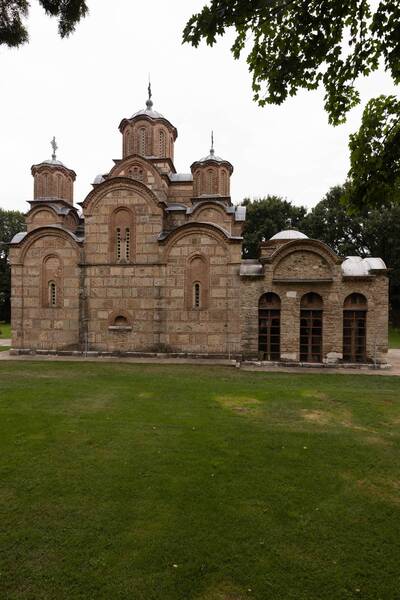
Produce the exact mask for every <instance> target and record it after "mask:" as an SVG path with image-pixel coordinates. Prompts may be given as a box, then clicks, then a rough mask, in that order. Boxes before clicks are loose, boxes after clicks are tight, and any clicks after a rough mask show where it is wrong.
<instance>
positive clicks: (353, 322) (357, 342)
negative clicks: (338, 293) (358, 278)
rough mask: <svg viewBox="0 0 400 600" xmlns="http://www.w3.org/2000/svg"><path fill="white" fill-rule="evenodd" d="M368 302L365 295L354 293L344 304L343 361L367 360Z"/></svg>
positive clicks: (356, 361)
mask: <svg viewBox="0 0 400 600" xmlns="http://www.w3.org/2000/svg"><path fill="white" fill-rule="evenodd" d="M367 311H368V300H367V298H366V297H365V296H364V294H360V293H358V292H353V293H352V294H349V295H348V296H347V297H346V298H345V300H344V302H343V360H344V361H345V362H352V363H358V362H366V360H367Z"/></svg>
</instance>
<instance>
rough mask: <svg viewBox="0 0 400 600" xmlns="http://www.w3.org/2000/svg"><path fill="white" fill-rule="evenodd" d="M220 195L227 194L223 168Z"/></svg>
mask: <svg viewBox="0 0 400 600" xmlns="http://www.w3.org/2000/svg"><path fill="white" fill-rule="evenodd" d="M221 195H222V196H227V195H228V186H227V176H226V171H225V170H222V171H221Z"/></svg>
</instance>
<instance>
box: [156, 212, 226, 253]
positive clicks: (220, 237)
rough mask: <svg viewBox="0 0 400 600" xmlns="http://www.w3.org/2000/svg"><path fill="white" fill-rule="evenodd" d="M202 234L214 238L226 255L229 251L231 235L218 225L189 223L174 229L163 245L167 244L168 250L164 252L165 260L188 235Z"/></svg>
mask: <svg viewBox="0 0 400 600" xmlns="http://www.w3.org/2000/svg"><path fill="white" fill-rule="evenodd" d="M202 232H204V233H206V234H207V235H208V236H210V237H211V238H213V239H214V240H215V241H217V242H218V243H219V244H220V247H221V248H222V249H223V251H224V254H225V255H226V252H227V249H226V247H225V244H226V242H227V241H229V234H228V233H227V232H226V231H225V229H223V228H222V227H219V226H218V225H214V224H213V223H202V222H193V221H192V222H189V223H185V224H184V225H181V226H180V227H177V228H176V229H174V231H172V232H170V233H169V234H168V235H167V236H166V237H165V238H164V240H162V243H165V244H166V248H165V251H164V259H165V260H168V256H169V253H170V252H171V249H172V248H173V247H174V245H175V244H177V243H178V242H179V241H180V240H181V239H182V238H184V237H186V236H188V235H200V234H201V233H202Z"/></svg>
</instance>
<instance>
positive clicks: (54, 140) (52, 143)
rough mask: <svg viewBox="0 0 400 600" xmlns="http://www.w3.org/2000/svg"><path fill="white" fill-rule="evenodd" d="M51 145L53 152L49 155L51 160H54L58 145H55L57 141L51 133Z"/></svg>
mask: <svg viewBox="0 0 400 600" xmlns="http://www.w3.org/2000/svg"><path fill="white" fill-rule="evenodd" d="M50 144H51V147H52V148H53V154H52V156H51V158H52V159H53V160H56V151H57V150H58V146H57V142H56V137H55V136H54V135H53V139H52V140H51V142H50Z"/></svg>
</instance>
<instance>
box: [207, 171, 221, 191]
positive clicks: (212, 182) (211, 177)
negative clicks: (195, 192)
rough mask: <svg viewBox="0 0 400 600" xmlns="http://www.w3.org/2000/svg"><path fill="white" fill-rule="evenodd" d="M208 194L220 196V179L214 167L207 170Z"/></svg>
mask: <svg viewBox="0 0 400 600" xmlns="http://www.w3.org/2000/svg"><path fill="white" fill-rule="evenodd" d="M205 175H206V185H205V191H206V194H218V177H217V171H216V169H215V168H214V167H208V168H207V170H206V173H205Z"/></svg>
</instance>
